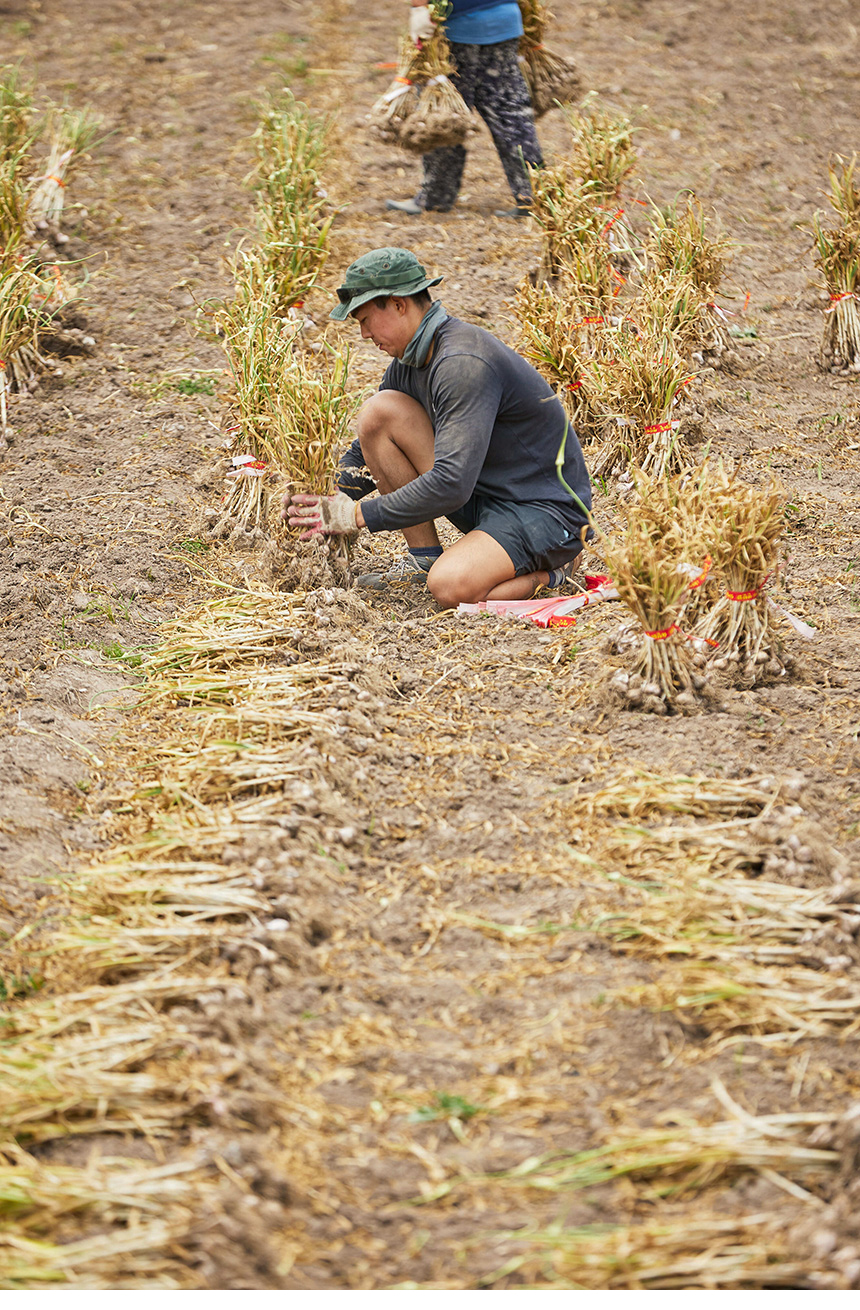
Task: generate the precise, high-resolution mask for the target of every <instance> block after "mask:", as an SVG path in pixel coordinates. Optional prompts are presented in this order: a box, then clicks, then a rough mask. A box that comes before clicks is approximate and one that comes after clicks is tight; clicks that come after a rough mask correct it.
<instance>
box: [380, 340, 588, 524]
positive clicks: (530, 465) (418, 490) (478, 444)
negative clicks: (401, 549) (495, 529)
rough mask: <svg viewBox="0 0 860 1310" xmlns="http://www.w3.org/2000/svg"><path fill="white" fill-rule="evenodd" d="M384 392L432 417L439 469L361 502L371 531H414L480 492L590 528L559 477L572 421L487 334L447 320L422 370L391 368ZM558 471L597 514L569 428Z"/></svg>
mask: <svg viewBox="0 0 860 1310" xmlns="http://www.w3.org/2000/svg"><path fill="white" fill-rule="evenodd" d="M379 389H380V391H402V392H404V393H405V394H406V395H407V396H411V397H412V398H413V399H414V400H417V401H418V403H419V404H420V405H422V406H423V408H424V409H425V410H426V412H427V414H428V415H429V416H430V421H431V423H432V424H433V431H434V434H435V444H434V462H433V467H432V469H430V471H429V472H427V473H422V474H421V475H420V476H419V477H417V478H415V480H414V481H412V482H409V483H407V485H406V486H405V487H401V488H400V489H399V490H398V491H392V492H390V493H389V494H388V495H387V496H380V497H379V498H378V499H376V500H365V501H363V502H362V512H363V514H364V521H365V523H366V524H367V526H368V528H369V529H370V531H371V532H383V531H391V530H393V529H395V528H409V527H412V526H414V525H415V524H416V523H424V522H426V521H428V520H431V519H434V518H439V517H442V516H444V515H446V514H450V513H452V512H453V511H456V510H458V509H460V508H461V507H462V506H463V505H465V503H466V501H467V500H468V499H469V497H470V496H471V495H472V494H473V492H477V493H478V494H479V495H483V496H490V497H492V498H493V499H495V500H502V501H505V500H508V501H515V502H516V503H517V504H523V503H525V502H528V503H530V504H534V505H540V506H541V507H542V508H543V509H545V510H547V511H548V512H549V513H550V514H552V515H553V516H554V517H555V518H557V519H558V520H559V522H560V523H563V524H564V525H565V527H570V528H573V529H574V531H575V532H576V534H577V535H578V534H579V530H580V529H581V528H582V526H583V524H584V523H585V522H586V519H585V515H584V514H583V511H582V508H581V507H580V506H579V505H577V504H576V502H575V501H573V500H572V499H571V498H570V496H569V495H568V494H567V492H566V491H565V490H564V488H563V487H562V486H561V484H560V482H559V480H558V477H557V476H556V470H555V460H556V455H557V454H558V450H559V447H560V445H561V442H562V439H563V437H564V432H565V424H566V417H565V413H564V410H563V408H562V406H561V404H560V403H559V401H558V400H557V399H556V397H555V395H554V394H553V392H552V389H551V388H550V386H549V384H548V383H547V382H545V381H544V379H543V378H542V377H541V376H540V374H539V373H538V372H537V370H536V369H534V368H532V366H531V364H529V363H528V362H527V361H526V360H525V359H523V358H522V356H521V355H518V354H517V352H516V351H515V350H511V349H510V347H509V346H505V345H503V344H502V342H501V341H499V340H498V339H497V338H496V337H494V336H493V335H492V333H490V332H487V331H485V330H484V328H479V327H475V326H474V325H473V324H471V323H464V322H463V321H462V320H461V319H458V318H448V319H446V320H445V321H444V323H442V325H441V326H440V327H439V329H438V330H437V332H436V335H435V337H434V348H433V355H432V357H431V360H430V363H429V364H428V365H426V367H424V368H414V367H411V366H410V365H407V364H401V363H400V361H399V360H393V361H392V362H391V363H390V364H389V366H388V368H387V369H386V370H385V376H384V377H383V379H382V382H381V384H380V388H379ZM562 472H563V474H564V477H565V480H566V481H567V483H568V485H569V486H571V487H572V488H573V490H574V491H575V492H576V494H577V496H578V497H579V499H580V501H581V502H582V504H583V505H585V506H586V507H587V508H588V509H589V510H590V509H591V486H590V483H589V480H588V473H587V472H586V468H585V460H584V459H583V455H582V448H581V446H580V444H579V441H578V439H577V437H576V434H575V433H574V431H573V429H572V428H570V429H569V430H568V434H567V444H566V447H565V460H564V464H563V466H562Z"/></svg>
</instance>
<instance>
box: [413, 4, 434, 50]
mask: <svg viewBox="0 0 860 1310" xmlns="http://www.w3.org/2000/svg"><path fill="white" fill-rule="evenodd" d="M435 34H436V24H435V23H434V22H433V19H432V18H431V17H430V10H429V8H428V7H427V5H413V7H412V9H411V10H410V11H409V35H410V36H411V37H412V40H413V41H414V43H415V45H419V44H420V43H421V42H422V41H429V40H430V38H431V37H433V36H435Z"/></svg>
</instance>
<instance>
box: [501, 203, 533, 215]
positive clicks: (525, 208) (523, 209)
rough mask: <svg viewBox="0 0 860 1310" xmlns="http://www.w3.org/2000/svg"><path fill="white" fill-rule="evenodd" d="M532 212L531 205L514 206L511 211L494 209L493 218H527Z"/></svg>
mask: <svg viewBox="0 0 860 1310" xmlns="http://www.w3.org/2000/svg"><path fill="white" fill-rule="evenodd" d="M531 212H532V207H531V205H514V207H513V209H494V210H493V215H494V217H495V218H528V216H529V214H530V213H531Z"/></svg>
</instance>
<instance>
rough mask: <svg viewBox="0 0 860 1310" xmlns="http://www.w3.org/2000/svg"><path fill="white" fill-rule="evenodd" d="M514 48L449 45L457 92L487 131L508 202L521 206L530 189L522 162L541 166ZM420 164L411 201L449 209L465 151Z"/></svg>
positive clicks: (447, 149) (440, 153) (449, 151)
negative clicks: (504, 180) (507, 190)
mask: <svg viewBox="0 0 860 1310" xmlns="http://www.w3.org/2000/svg"><path fill="white" fill-rule="evenodd" d="M518 47H519V41H518V40H517V39H515V40H513V41H497V42H496V43H495V44H493V45H461V44H458V43H455V42H453V41H452V42H451V62H452V64H453V65H454V68H455V70H456V75H455V78H454V84H455V86H456V87H457V90H458V91H459V92H460V95H461V96H462V97H463V99H464V100H465V102H466V104H467V105H468V106H469V108H470V109H475V110H477V112H478V113H479V114H480V115H481V117H482V118H483V120H484V122H485V123H486V124H487V127H488V128H489V129H490V135H491V136H492V138H493V145H494V146H495V147H496V150H497V152H498V156H499V159H500V160H501V161H502V168H503V169H504V170H505V177H506V178H507V179H508V185H509V186H510V188H511V191H512V192H513V193H514V198H515V199H516V200H517V202H518V203H525V204H527V203H528V202H529V200H530V199H531V194H532V189H531V185H530V183H529V176H528V173H527V172H526V169H525V165H524V163H523V161H524V160H525V163H526V164H533V165H541V164H542V163H543V158H542V155H541V148H540V145H539V144H538V139H537V132H536V131H535V116H534V111H533V110H532V104H531V100H530V98H529V93H528V88H527V86H526V83H525V79H524V78H523V75H522V72H521V71H520V65H519V61H518V60H517V49H518ZM422 158H423V164H424V180H423V182H422V185H421V190H420V191H419V192H418V194H417V196H416V197H415V198H416V200H417V201H418V203H419V204H420V205H422V206H423V208H424V209H441V210H447V209H450V208H451V206H452V205H453V204H454V201H455V200H456V199H457V192H458V191H459V190H460V182H461V181H462V177H463V168H464V166H465V163H466V150H465V147H464V146H443V147H442V148H441V149H439V150H431V151H429V152H428V154H426V155H424V156H423V157H422Z"/></svg>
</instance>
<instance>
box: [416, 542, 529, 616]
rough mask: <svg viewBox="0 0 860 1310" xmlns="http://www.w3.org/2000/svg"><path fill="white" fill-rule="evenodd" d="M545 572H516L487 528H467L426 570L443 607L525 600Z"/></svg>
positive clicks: (431, 585) (428, 581)
mask: <svg viewBox="0 0 860 1310" xmlns="http://www.w3.org/2000/svg"><path fill="white" fill-rule="evenodd" d="M547 582H549V574H548V573H544V572H535V573H527V574H524V575H523V576H522V577H519V578H518V577H517V576H516V570H515V568H514V565H513V561H512V560H511V557H510V555H509V554H508V552H507V551H506V550H505V549H504V547H503V546H500V545H499V543H498V542H497V541H496V540H495V538H494V537H491V536H490V535H489V533H487V532H481V531H480V529H477V528H476V529H475V531H474V532H468V533H467V534H466V536H465V537H462V538H461V539H460V540H459V541H458V542H457V543H456V544H455V545H453V546H450V547H449V548H448V550H446V551H445V554H444V555H442V557H441V558H440V559H438V560H437V561H436V563H435V564H434V565H433V567H432V569H431V570H430V572H429V573H428V574H427V586H428V587H429V588H430V591H431V593H432V595H433V598H434V599H435V600H437V601H438V602H439V604H440V605H441V606H442V607H443V608H444V609H453V608H454V607H455V606H456V605H459V604H461V603H462V604H469V605H475V604H477V603H478V601H481V600H528V599H529V598H530V597H531V596H533V595H534V593H535V591H536V590H537V588H538V587H543V586H545V585H546V584H547Z"/></svg>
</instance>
